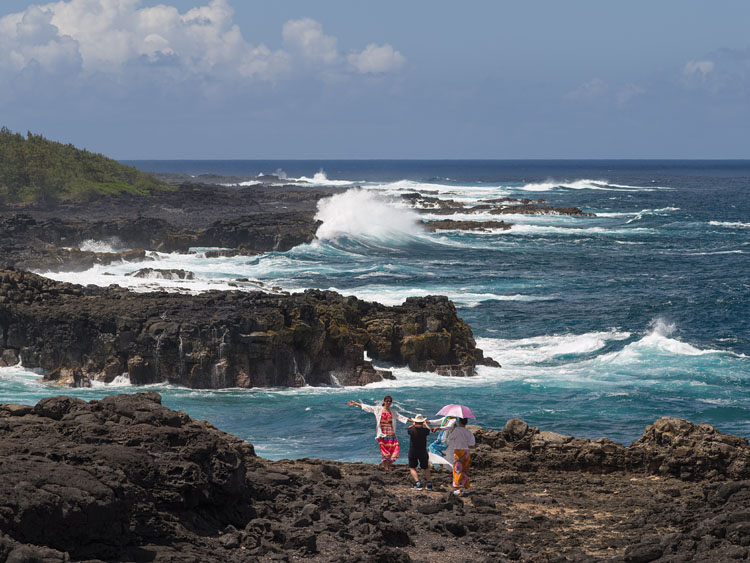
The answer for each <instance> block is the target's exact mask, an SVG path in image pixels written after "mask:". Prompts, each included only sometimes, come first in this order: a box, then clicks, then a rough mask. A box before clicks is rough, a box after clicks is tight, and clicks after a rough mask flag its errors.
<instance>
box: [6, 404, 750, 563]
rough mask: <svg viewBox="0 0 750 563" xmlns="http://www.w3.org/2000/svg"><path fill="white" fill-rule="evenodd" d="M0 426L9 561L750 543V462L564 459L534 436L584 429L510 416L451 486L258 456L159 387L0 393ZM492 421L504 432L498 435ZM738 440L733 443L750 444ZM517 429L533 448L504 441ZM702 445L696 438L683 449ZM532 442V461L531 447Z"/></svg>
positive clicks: (646, 549)
mask: <svg viewBox="0 0 750 563" xmlns="http://www.w3.org/2000/svg"><path fill="white" fill-rule="evenodd" d="M666 420H671V421H672V422H669V426H670V429H669V430H666V429H665V427H666V425H667V422H666ZM674 420H675V419H662V422H660V421H657V423H655V424H654V426H655V427H658V429H657V432H658V435H659V436H662V437H663V436H664V433H665V432H668V433H669V435H670V440H671V442H670V444H674V443H675V442H679V441H682V440H692V441H696V440H697V442H696V443H705V442H716V441H717V439H718V440H719V441H721V440H725V441H727V442H731V441H732V440H730V439H729V438H733V437H726V436H724V435H722V434H720V433H718V432H716V431H715V430H713V429H710V427H705V426H703V427H702V428H701V430H700V431H699V434H700V436H701V437H697V436H696V429H695V428H691V426H690V425H689V423H685V424H677V423H675V422H674ZM712 430H713V431H712ZM493 432H494V433H497V434H496V435H492V434H489V433H493ZM0 433H2V436H3V439H2V440H0V479H2V487H0V530H1V531H0V560H3V561H5V560H8V561H61V562H62V561H71V560H72V561H84V560H88V561H93V560H97V561H112V562H120V561H122V562H125V561H144V562H145V561H158V562H161V561H164V562H166V561H172V562H188V561H190V562H193V561H205V562H209V563H213V562H224V561H243V562H244V561H247V562H259V561H294V562H301V561H307V562H314V563H323V562H329V561H341V562H343V561H347V562H348V561H361V562H374V561H415V562H416V561H418V562H432V561H438V560H461V559H462V558H463V559H468V560H471V561H486V562H490V561H492V562H494V561H501V562H506V561H520V562H525V563H539V562H551V561H556V562H565V561H567V562H571V561H578V562H590V563H594V562H600V561H619V562H636V561H639V562H647V561H657V562H660V563H667V562H670V563H674V562H684V563H688V562H694V561H700V562H716V561H735V560H747V558H748V556H750V541H748V537H750V535H749V534H750V510H748V508H747V507H748V503H750V480H733V479H731V477H730V476H729V474H728V472H730V471H732V470H730V469H729V468H728V467H726V468H725V470H722V469H721V468H719V469H716V470H715V473H714V475H713V477H712V478H711V479H710V480H703V479H698V480H694V479H695V478H696V477H697V476H696V475H691V476H690V477H691V480H688V481H685V480H681V479H679V478H677V477H675V476H673V475H671V474H669V473H665V474H662V475H656V476H655V475H652V474H651V471H653V468H652V467H651V466H649V464H644V465H643V466H641V467H639V468H634V467H631V466H630V465H628V463H627V459H626V458H622V457H621V458H620V461H621V462H623V463H624V464H623V465H620V466H615V465H612V464H611V463H610V462H609V461H608V462H607V464H608V465H606V466H602V467H598V466H596V465H595V464H592V465H587V469H579V470H573V469H568V470H560V469H558V466H559V463H558V462H557V461H555V455H554V454H552V453H551V452H546V449H547V448H546V446H545V448H543V449H542V450H538V451H537V452H536V453H532V451H531V448H534V446H533V445H532V444H533V443H534V441H535V440H536V442H537V445H538V442H539V440H540V439H542V438H540V437H543V442H544V443H545V444H558V445H559V444H561V443H564V444H580V447H579V448H578V449H579V450H581V451H585V447H584V446H585V442H588V441H586V440H583V441H581V442H579V440H580V439H578V438H574V437H565V436H563V437H562V438H560V436H561V435H559V434H554V433H549V432H546V431H539V430H538V429H535V428H530V427H528V425H525V423H523V421H520V420H518V419H515V420H513V421H509V424H507V425H506V427H505V428H504V429H503V430H502V431H496V430H482V431H481V432H479V431H477V433H478V434H479V435H478V438H481V443H480V445H479V446H478V447H477V448H476V451H474V452H473V454H472V457H473V458H474V460H473V462H472V478H471V482H472V487H471V489H470V490H469V493H468V494H467V495H465V496H462V497H456V496H454V495H453V494H451V493H450V489H451V474H450V472H449V471H444V470H443V471H441V470H438V469H436V470H435V471H434V473H433V483H434V485H435V487H436V490H435V491H434V492H427V491H414V490H412V489H411V488H410V478H409V474H408V470H407V468H406V467H405V466H404V465H396V466H395V470H394V471H393V473H385V472H380V471H378V470H377V469H376V466H374V465H369V464H363V463H335V462H325V461H320V460H310V459H301V460H293V461H290V460H281V461H277V462H271V461H268V460H263V459H260V458H258V457H256V456H255V455H254V452H253V446H252V445H250V444H248V443H247V442H244V441H242V440H240V439H238V438H236V437H234V436H230V435H228V434H225V433H223V432H220V431H219V430H217V429H216V428H214V427H213V426H211V425H210V424H209V423H207V422H202V421H196V420H193V419H191V418H190V417H189V416H188V415H186V414H185V413H182V412H175V411H172V410H169V409H167V408H164V407H163V406H161V399H160V397H159V395H158V394H156V393H153V392H149V393H139V394H136V395H121V396H117V397H107V398H105V399H102V400H101V401H90V402H88V403H87V402H84V401H82V400H80V399H72V398H69V397H54V398H48V399H43V400H42V401H40V402H39V403H38V404H37V405H36V406H30V405H0ZM656 435H657V434H654V431H653V428H652V427H649V429H648V430H647V431H646V433H645V434H644V436H643V438H641V440H639V441H638V442H645V443H647V444H655V443H656V442H657V441H661V444H660V445H659V449H661V448H663V447H667V449H669V448H670V447H671V446H670V444H666V442H665V441H664V440H662V439H661V438H656ZM711 436H713V438H710V437H711ZM722 436H723V438H722ZM488 437H492V439H493V440H502V441H503V442H502V444H501V443H500V442H499V441H498V442H497V443H498V446H497V447H491V446H489V445H487V443H486V439H487V438H488ZM529 437H531V438H532V439H531V440H529V439H528V438H529ZM506 438H507V439H508V441H505V439H506ZM737 440H738V441H737V442H736V443H735V444H734V445H733V447H736V448H737V450H738V451H740V450H742V451H747V449H748V446H747V444H743V443H742V439H737ZM524 441H525V442H524ZM519 442H524V443H527V444H528V447H529V449H524V448H519V449H513V448H512V447H510V445H511V444H512V443H519ZM620 447H622V446H620ZM634 447H636V446H635V445H633V446H631V447H630V448H634ZM638 447H640V446H638ZM630 448H628V449H630ZM545 452H546V453H545ZM375 455H376V453H375V450H373V457H375ZM712 455H713V454H712V453H711V452H710V451H709V450H707V449H705V448H703V449H698V450H696V452H695V454H694V456H693V461H694V462H696V463H698V464H699V465H700V464H701V461H702V460H705V459H707V458H711V457H712ZM529 456H534V458H535V461H534V463H531V464H530V463H527V462H524V459H526V460H527V461H528V457H529ZM613 459H614V458H613ZM513 468H516V469H513ZM609 470H612V471H611V472H610V471H609Z"/></svg>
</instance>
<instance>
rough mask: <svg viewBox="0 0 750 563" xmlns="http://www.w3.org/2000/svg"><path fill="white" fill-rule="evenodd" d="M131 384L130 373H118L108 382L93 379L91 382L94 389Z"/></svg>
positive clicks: (128, 385)
mask: <svg viewBox="0 0 750 563" xmlns="http://www.w3.org/2000/svg"><path fill="white" fill-rule="evenodd" d="M131 386H132V384H131V383H130V375H128V374H127V373H123V374H121V375H118V376H117V377H115V378H114V379H113V380H112V381H111V382H110V383H103V382H101V381H96V380H93V381H92V382H91V387H93V388H95V389H112V388H117V387H131Z"/></svg>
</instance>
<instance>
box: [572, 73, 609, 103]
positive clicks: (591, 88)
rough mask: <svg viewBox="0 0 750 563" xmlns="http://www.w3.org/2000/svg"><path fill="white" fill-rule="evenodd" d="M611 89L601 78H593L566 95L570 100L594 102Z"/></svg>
mask: <svg viewBox="0 0 750 563" xmlns="http://www.w3.org/2000/svg"><path fill="white" fill-rule="evenodd" d="M608 90H609V87H608V86H607V84H606V83H605V82H604V81H603V80H602V79H601V78H593V79H591V80H589V81H588V82H586V83H584V84H581V85H580V86H579V87H578V88H576V89H575V90H573V91H571V92H568V93H567V94H565V98H566V99H568V100H583V101H592V100H595V99H597V98H600V97H601V96H603V95H604V94H606V93H607V91H608Z"/></svg>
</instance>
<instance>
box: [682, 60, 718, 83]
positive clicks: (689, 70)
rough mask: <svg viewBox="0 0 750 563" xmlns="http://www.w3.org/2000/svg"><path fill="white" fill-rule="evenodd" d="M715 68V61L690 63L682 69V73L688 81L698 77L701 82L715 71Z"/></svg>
mask: <svg viewBox="0 0 750 563" xmlns="http://www.w3.org/2000/svg"><path fill="white" fill-rule="evenodd" d="M714 66H715V65H714V63H713V61H688V62H687V63H686V64H685V67H684V68H683V69H682V73H683V74H684V75H685V77H686V78H688V79H690V78H693V77H698V78H699V79H700V80H704V79H705V78H706V75H708V73H710V72H712V71H713V70H714Z"/></svg>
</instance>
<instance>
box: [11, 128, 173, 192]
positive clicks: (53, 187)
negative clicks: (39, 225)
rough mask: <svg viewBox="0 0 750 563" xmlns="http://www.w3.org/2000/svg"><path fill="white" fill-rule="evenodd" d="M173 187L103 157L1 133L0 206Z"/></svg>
mask: <svg viewBox="0 0 750 563" xmlns="http://www.w3.org/2000/svg"><path fill="white" fill-rule="evenodd" d="M159 189H170V187H169V186H168V185H167V184H165V183H163V182H161V181H159V180H157V179H155V178H153V177H151V176H149V175H148V174H145V173H144V172H141V171H140V170H138V169H136V168H134V167H132V166H125V165H123V164H120V163H119V162H117V161H116V160H112V159H110V158H107V157H105V156H104V155H101V154H95V153H91V152H89V151H87V150H80V149H77V148H76V147H74V146H73V145H72V144H67V145H63V144H61V143H57V142H54V141H49V140H47V139H45V138H44V137H43V136H42V135H35V134H33V133H31V132H29V133H27V135H26V137H24V136H23V135H21V134H19V133H14V132H12V131H10V130H9V129H8V128H7V127H2V128H0V201H6V202H10V203H46V202H49V201H52V200H64V199H82V198H87V197H93V196H98V195H103V194H112V193H119V192H129V193H136V194H148V193H150V191H152V190H159Z"/></svg>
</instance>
